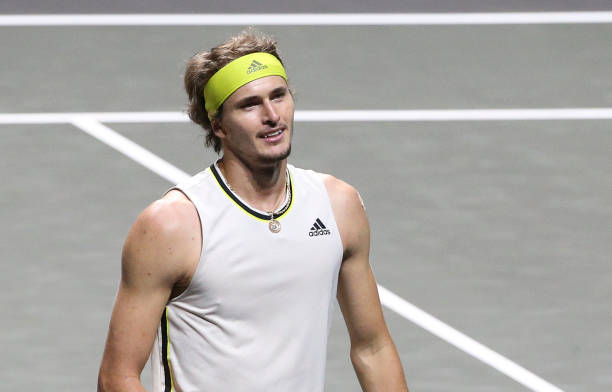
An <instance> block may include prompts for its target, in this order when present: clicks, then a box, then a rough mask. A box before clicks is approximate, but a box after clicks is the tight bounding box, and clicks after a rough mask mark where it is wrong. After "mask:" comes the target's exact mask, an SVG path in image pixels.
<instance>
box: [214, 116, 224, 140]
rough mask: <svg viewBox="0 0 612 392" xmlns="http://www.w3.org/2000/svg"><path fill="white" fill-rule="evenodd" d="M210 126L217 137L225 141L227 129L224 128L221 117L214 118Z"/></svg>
mask: <svg viewBox="0 0 612 392" xmlns="http://www.w3.org/2000/svg"><path fill="white" fill-rule="evenodd" d="M210 126H211V128H212V131H213V133H214V134H215V136H216V137H218V138H219V139H221V140H223V139H224V138H225V136H226V134H227V133H226V132H225V129H224V128H223V124H222V121H221V119H220V118H219V117H213V118H212V120H211V121H210Z"/></svg>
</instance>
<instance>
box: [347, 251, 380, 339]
mask: <svg viewBox="0 0 612 392" xmlns="http://www.w3.org/2000/svg"><path fill="white" fill-rule="evenodd" d="M356 257H358V256H357V255H355V256H352V257H351V258H349V259H346V260H344V262H343V264H342V267H341V269H340V275H339V277H338V295H337V296H338V304H339V305H340V310H341V311H342V315H343V317H344V320H345V322H346V326H347V329H348V332H349V336H350V339H351V345H352V346H353V347H355V348H357V347H360V346H368V345H372V344H375V343H376V341H377V340H378V339H379V338H381V337H386V335H387V334H388V332H387V327H386V325H385V321H384V317H383V313H382V309H381V305H380V300H379V297H378V289H377V287H376V280H375V278H374V274H373V273H372V269H371V267H370V264H369V263H368V261H367V259H365V260H363V259H362V260H358V259H357V258H356Z"/></svg>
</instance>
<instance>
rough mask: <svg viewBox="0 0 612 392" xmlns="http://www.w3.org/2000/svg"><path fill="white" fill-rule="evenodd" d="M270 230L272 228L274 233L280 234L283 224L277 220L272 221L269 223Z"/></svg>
mask: <svg viewBox="0 0 612 392" xmlns="http://www.w3.org/2000/svg"><path fill="white" fill-rule="evenodd" d="M268 228H270V231H271V232H272V233H278V232H279V231H281V224H280V222H279V221H277V220H276V219H270V222H268Z"/></svg>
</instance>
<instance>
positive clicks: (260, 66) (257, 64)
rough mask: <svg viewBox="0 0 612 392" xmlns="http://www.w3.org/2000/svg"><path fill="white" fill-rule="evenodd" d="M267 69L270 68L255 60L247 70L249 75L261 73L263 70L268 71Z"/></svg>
mask: <svg viewBox="0 0 612 392" xmlns="http://www.w3.org/2000/svg"><path fill="white" fill-rule="evenodd" d="M266 68H268V66H267V65H265V64H262V63H260V62H259V61H257V60H253V61H252V62H251V65H249V68H248V69H247V75H248V74H251V73H253V72H257V71H261V70H262V69H266Z"/></svg>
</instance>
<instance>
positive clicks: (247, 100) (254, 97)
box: [236, 86, 288, 106]
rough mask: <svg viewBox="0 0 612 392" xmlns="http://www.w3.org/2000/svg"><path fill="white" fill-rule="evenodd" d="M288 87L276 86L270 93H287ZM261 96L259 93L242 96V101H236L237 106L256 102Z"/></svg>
mask: <svg viewBox="0 0 612 392" xmlns="http://www.w3.org/2000/svg"><path fill="white" fill-rule="evenodd" d="M287 90H288V89H287V87H285V86H279V87H277V88H275V89H274V90H272V91H270V93H269V94H270V95H277V94H281V93H286V92H287ZM260 99H261V98H260V96H259V95H249V96H247V97H244V98H242V99H241V100H240V101H238V102H236V105H237V106H243V105H247V104H250V103H256V102H258V101H259V100H260Z"/></svg>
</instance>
